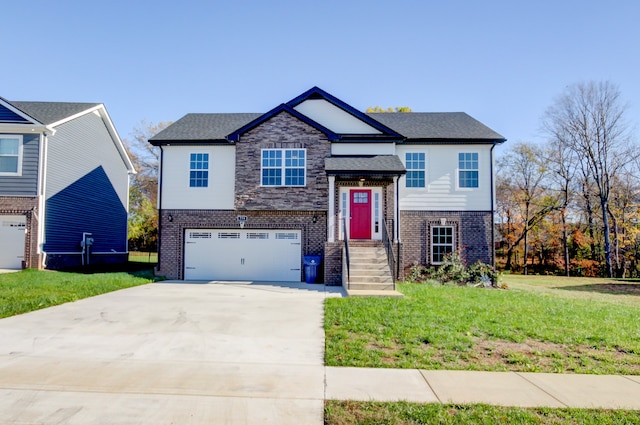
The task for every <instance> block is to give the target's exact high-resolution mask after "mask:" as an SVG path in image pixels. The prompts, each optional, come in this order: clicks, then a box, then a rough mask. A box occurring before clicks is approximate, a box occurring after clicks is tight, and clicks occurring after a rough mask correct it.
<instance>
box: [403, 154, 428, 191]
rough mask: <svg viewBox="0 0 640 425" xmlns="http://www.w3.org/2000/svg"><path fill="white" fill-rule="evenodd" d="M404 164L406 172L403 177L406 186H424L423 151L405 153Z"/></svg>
mask: <svg viewBox="0 0 640 425" xmlns="http://www.w3.org/2000/svg"><path fill="white" fill-rule="evenodd" d="M405 163H406V164H405V166H406V168H407V174H406V177H405V179H406V180H405V181H406V186H407V187H424V186H425V178H424V177H425V160H424V152H407V153H406V154H405Z"/></svg>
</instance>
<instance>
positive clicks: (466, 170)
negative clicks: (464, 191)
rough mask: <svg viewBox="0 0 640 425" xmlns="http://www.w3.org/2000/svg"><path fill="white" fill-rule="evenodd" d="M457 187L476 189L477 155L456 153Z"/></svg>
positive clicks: (475, 153)
mask: <svg viewBox="0 0 640 425" xmlns="http://www.w3.org/2000/svg"><path fill="white" fill-rule="evenodd" d="M458 187H469V188H475V187H478V153H477V152H460V153H458Z"/></svg>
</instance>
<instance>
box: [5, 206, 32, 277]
mask: <svg viewBox="0 0 640 425" xmlns="http://www.w3.org/2000/svg"><path fill="white" fill-rule="evenodd" d="M26 223H27V222H26V217H25V216H23V215H0V269H19V268H22V260H24V243H25V234H24V229H25V226H26Z"/></svg>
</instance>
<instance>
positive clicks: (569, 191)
mask: <svg viewBox="0 0 640 425" xmlns="http://www.w3.org/2000/svg"><path fill="white" fill-rule="evenodd" d="M545 156H546V158H545V159H546V163H547V164H548V167H549V171H550V173H549V174H550V175H549V180H550V182H551V185H552V187H553V189H554V190H557V191H558V193H559V199H558V200H559V205H558V207H559V209H560V221H561V223H562V248H563V261H564V274H565V276H569V275H570V259H569V226H568V223H567V212H568V209H569V205H570V204H571V201H572V198H573V196H574V193H575V191H574V177H575V174H576V171H577V164H576V155H575V152H573V151H572V150H571V149H570V148H569V147H568V146H566V145H564V144H562V143H560V142H559V141H558V140H552V141H551V143H550V144H549V146H548V148H547V149H546V152H545Z"/></svg>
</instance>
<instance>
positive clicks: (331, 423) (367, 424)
mask: <svg viewBox="0 0 640 425" xmlns="http://www.w3.org/2000/svg"><path fill="white" fill-rule="evenodd" d="M324 416H325V419H324V423H325V425H384V424H390V425H391V424H394V425H398V424H400V425H418V424H442V425H513V424H518V425H529V424H530V425H538V424H553V425H631V424H640V411H633V410H631V411H630V410H604V409H549V408H537V409H525V408H520V407H500V406H488V405H483V404H475V405H463V406H457V405H446V404H437V403H431V404H416V403H402V402H401V403H376V402H354V401H327V402H325V415H324Z"/></svg>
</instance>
